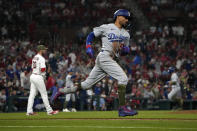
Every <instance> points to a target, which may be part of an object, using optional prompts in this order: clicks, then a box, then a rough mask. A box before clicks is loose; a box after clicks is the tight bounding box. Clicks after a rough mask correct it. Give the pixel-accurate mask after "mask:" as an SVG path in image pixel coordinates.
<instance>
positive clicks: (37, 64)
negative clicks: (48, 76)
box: [32, 54, 46, 76]
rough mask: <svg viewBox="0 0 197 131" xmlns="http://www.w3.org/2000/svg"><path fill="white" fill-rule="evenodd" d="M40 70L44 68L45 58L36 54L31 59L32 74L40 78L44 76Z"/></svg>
mask: <svg viewBox="0 0 197 131" xmlns="http://www.w3.org/2000/svg"><path fill="white" fill-rule="evenodd" d="M41 68H46V64H45V58H44V57H43V56H41V55H40V54H37V55H35V56H34V58H33V59H32V73H33V74H37V75H42V76H43V75H45V72H41Z"/></svg>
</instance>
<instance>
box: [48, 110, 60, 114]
mask: <svg viewBox="0 0 197 131" xmlns="http://www.w3.org/2000/svg"><path fill="white" fill-rule="evenodd" d="M58 113H59V111H58V110H55V111H52V112H50V113H47V115H55V114H58Z"/></svg>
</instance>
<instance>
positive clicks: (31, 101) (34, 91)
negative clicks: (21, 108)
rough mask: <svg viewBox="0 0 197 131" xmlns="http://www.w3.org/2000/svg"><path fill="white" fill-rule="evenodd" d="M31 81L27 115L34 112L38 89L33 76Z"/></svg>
mask: <svg viewBox="0 0 197 131" xmlns="http://www.w3.org/2000/svg"><path fill="white" fill-rule="evenodd" d="M30 81H31V86H30V94H29V98H28V104H27V115H29V114H32V113H33V104H34V99H35V96H36V94H37V89H36V87H35V85H34V83H33V82H32V76H31V77H30Z"/></svg>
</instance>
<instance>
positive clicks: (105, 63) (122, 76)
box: [100, 57, 137, 116]
mask: <svg viewBox="0 0 197 131" xmlns="http://www.w3.org/2000/svg"><path fill="white" fill-rule="evenodd" d="M100 64H101V67H102V69H103V70H104V71H105V72H106V73H107V74H109V75H110V76H112V77H113V78H115V79H116V80H118V96H119V116H127V115H129V116H133V115H136V114H137V111H134V110H130V109H128V108H127V106H126V101H125V92H126V85H127V83H128V77H127V75H126V73H125V72H124V71H123V69H122V68H121V67H120V65H119V64H118V63H117V62H116V61H114V60H113V59H111V58H106V57H105V58H103V59H100ZM127 112H128V113H127Z"/></svg>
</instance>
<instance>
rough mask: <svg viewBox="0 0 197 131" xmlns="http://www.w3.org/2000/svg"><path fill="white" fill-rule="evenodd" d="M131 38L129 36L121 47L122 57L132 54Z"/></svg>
mask: <svg viewBox="0 0 197 131" xmlns="http://www.w3.org/2000/svg"><path fill="white" fill-rule="evenodd" d="M129 45H130V36H128V38H127V39H125V41H124V44H121V45H120V49H121V53H120V54H121V55H123V56H124V55H127V54H129V53H130V46H129Z"/></svg>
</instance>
